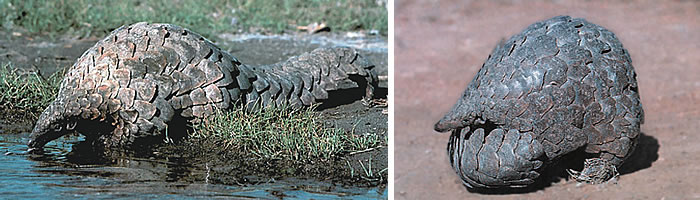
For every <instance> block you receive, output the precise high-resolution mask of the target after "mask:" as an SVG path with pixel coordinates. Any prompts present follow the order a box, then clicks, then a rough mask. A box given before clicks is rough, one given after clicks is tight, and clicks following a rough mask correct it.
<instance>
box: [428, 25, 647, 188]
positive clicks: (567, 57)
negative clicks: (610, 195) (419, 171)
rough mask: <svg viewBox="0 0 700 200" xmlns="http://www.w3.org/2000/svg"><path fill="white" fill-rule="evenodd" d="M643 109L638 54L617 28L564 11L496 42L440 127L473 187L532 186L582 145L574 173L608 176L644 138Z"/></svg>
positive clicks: (593, 178) (585, 177) (590, 178)
mask: <svg viewBox="0 0 700 200" xmlns="http://www.w3.org/2000/svg"><path fill="white" fill-rule="evenodd" d="M643 122H644V111H643V110H642V103H641V101H640V99H639V91H638V87H637V80H636V74H635V72H634V68H633V67H632V60H631V59H630V56H629V54H628V52H627V50H625V49H624V48H623V47H622V43H620V41H619V40H618V39H617V38H616V37H615V35H614V34H613V33H612V32H610V31H609V30H607V29H605V28H603V27H601V26H598V25H595V24H592V23H590V22H587V21H586V20H584V19H572V18H571V17H568V16H559V17H554V18H552V19H548V20H545V21H542V22H537V23H535V24H532V25H530V26H529V27H527V28H526V29H525V30H524V31H522V32H521V33H520V34H517V35H515V36H513V37H511V38H510V39H509V40H507V41H505V42H501V44H499V45H497V46H496V48H495V49H494V50H493V52H492V53H491V55H490V56H489V58H488V59H487V60H486V62H485V63H484V64H483V66H482V67H481V69H480V70H479V72H478V73H477V74H476V76H475V77H474V79H473V80H472V81H471V83H469V85H468V86H467V89H466V90H465V91H464V93H463V94H462V96H461V97H460V99H459V100H458V101H457V103H456V105H455V106H454V107H453V108H452V110H451V111H449V112H448V113H447V114H446V115H445V116H444V117H443V118H442V119H441V120H440V121H439V122H437V123H436V124H435V127H434V128H435V130H437V131H439V132H445V131H450V130H451V131H452V135H451V136H450V139H449V142H448V146H447V154H448V156H449V158H450V163H451V164H452V167H453V168H454V170H455V171H456V172H457V174H458V175H459V176H460V178H461V179H462V182H463V183H464V184H465V185H466V186H468V187H472V188H473V187H479V188H493V187H524V186H526V185H528V184H530V183H533V182H534V180H535V179H536V178H537V177H538V176H539V174H540V173H541V172H542V170H544V168H545V167H546V166H547V165H549V164H552V163H554V162H556V161H557V159H558V158H561V157H562V156H563V155H566V154H568V153H570V152H572V151H574V150H577V149H579V148H583V150H584V151H585V152H586V153H589V154H590V155H591V158H589V159H586V161H585V164H584V168H583V170H582V171H581V172H576V171H573V170H571V171H570V173H571V175H572V176H573V178H574V179H576V180H578V181H583V182H589V183H601V182H604V181H606V180H609V179H611V178H613V177H614V176H616V175H617V171H616V167H619V166H620V165H621V164H622V163H623V161H624V160H625V159H626V158H628V157H629V155H630V154H631V153H632V151H633V150H634V148H635V145H636V144H637V140H638V136H639V133H640V124H641V123H643Z"/></svg>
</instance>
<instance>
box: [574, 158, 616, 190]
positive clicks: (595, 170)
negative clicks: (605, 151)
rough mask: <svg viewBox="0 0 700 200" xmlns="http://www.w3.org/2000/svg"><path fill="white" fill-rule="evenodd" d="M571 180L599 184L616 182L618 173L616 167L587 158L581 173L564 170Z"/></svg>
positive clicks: (597, 159)
mask: <svg viewBox="0 0 700 200" xmlns="http://www.w3.org/2000/svg"><path fill="white" fill-rule="evenodd" d="M566 171H567V172H568V173H569V175H570V176H571V178H573V179H574V180H576V181H578V182H579V183H589V184H601V183H607V182H609V181H611V180H617V177H618V176H620V173H619V172H617V167H615V165H613V164H611V163H610V162H608V161H606V160H604V159H602V158H589V159H586V161H585V162H584V163H583V170H581V172H578V171H575V170H573V169H567V170H566Z"/></svg>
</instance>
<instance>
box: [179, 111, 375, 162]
mask: <svg viewBox="0 0 700 200" xmlns="http://www.w3.org/2000/svg"><path fill="white" fill-rule="evenodd" d="M194 129H195V132H194V133H193V134H191V135H190V136H191V137H192V138H215V139H216V140H219V141H224V143H225V148H229V149H232V150H236V151H240V152H244V153H250V154H253V155H256V156H257V157H258V158H261V159H284V160H292V161H300V162H308V161H313V160H330V159H333V158H336V157H338V156H342V155H344V154H347V153H351V152H355V151H363V150H366V149H368V148H373V147H377V146H380V145H385V144H386V143H383V140H381V139H380V137H379V136H377V135H376V134H371V135H369V136H358V135H353V134H352V133H349V132H345V131H343V130H341V129H337V128H329V127H325V126H323V125H322V123H321V122H320V116H319V114H318V113H316V112H314V111H313V108H304V109H290V108H285V107H267V108H264V109H260V110H259V111H254V112H247V111H244V110H243V109H236V110H233V111H228V112H221V111H219V112H218V113H217V114H215V115H213V116H212V117H211V118H209V119H207V120H206V121H205V122H203V123H199V124H196V125H195V127H194Z"/></svg>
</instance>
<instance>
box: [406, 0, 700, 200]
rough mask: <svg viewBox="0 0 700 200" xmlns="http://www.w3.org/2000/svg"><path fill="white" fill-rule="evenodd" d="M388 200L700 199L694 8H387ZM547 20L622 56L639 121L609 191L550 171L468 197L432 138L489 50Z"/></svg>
mask: <svg viewBox="0 0 700 200" xmlns="http://www.w3.org/2000/svg"><path fill="white" fill-rule="evenodd" d="M395 13H396V15H395V18H394V19H395V29H394V30H395V73H394V74H395V77H394V78H396V79H395V80H396V81H395V83H396V84H395V85H396V87H395V96H394V98H395V101H394V103H395V106H396V109H395V110H396V112H395V116H396V117H395V123H394V125H395V127H396V128H395V129H394V130H395V132H394V134H395V137H394V138H395V141H394V144H395V145H396V147H395V152H396V154H395V162H394V164H395V165H394V166H395V169H396V170H395V176H394V177H395V180H394V183H395V190H394V191H395V197H396V199H435V198H437V199H483V198H495V199H698V198H700V185H698V184H697V182H696V181H697V180H700V176H698V174H700V165H699V164H700V145H697V144H698V142H700V136H699V135H698V134H696V131H697V130H698V128H700V123H698V122H699V119H700V66H698V64H699V63H700V56H698V55H700V48H698V47H700V1H650V0H648V1H614V2H607V1H574V0H561V1H517V0H514V1H507V0H502V1H458V0H454V1H404V0H397V1H396V3H395ZM557 15H570V16H572V17H577V18H578V17H582V18H585V19H587V20H588V21H590V22H593V23H596V24H599V25H601V26H603V27H606V28H608V29H610V30H611V31H613V32H614V33H615V34H616V35H617V37H618V38H619V39H620V40H621V41H622V43H623V44H624V47H625V48H626V49H627V50H628V51H629V53H630V54H631V56H632V60H633V65H634V67H635V69H636V72H637V74H638V77H637V80H638V81H639V89H640V93H641V99H642V103H643V106H644V111H645V114H646V115H645V117H646V123H645V124H643V125H642V132H643V136H642V138H641V139H640V141H641V142H640V145H639V146H638V147H637V150H636V151H635V154H634V155H633V157H632V158H630V160H628V161H627V163H626V164H625V165H623V166H622V167H621V171H622V175H621V176H620V178H619V181H618V183H617V184H607V185H583V186H576V185H577V184H576V182H575V181H573V180H568V179H566V178H558V177H562V176H561V175H562V173H563V172H562V171H563V169H560V168H557V169H552V170H562V171H553V172H550V173H552V174H554V175H551V176H550V177H545V179H546V180H545V182H547V183H546V184H544V185H541V186H538V187H535V188H531V189H528V190H520V191H515V192H511V193H509V194H506V195H503V194H483V193H476V192H470V191H468V190H466V189H465V187H464V186H462V183H461V181H460V180H459V178H458V177H457V175H456V174H455V173H454V171H453V170H452V168H451V167H450V165H449V161H448V157H447V156H446V152H445V148H446V144H447V139H448V138H449V136H450V135H449V133H447V134H439V133H437V132H435V131H433V130H432V127H433V124H434V123H435V122H436V121H437V120H439V119H440V118H441V117H442V115H443V114H444V113H445V112H447V111H448V110H449V109H450V108H451V107H452V105H453V104H454V103H455V102H456V100H457V98H458V96H459V95H460V94H461V92H462V91H463V90H464V88H465V87H466V85H467V84H468V82H469V81H471V79H472V78H473V76H474V74H475V73H476V72H477V71H478V69H479V67H481V64H482V63H483V62H484V61H485V60H486V58H487V57H488V54H489V53H490V52H491V50H492V49H493V47H494V46H495V45H496V44H497V42H498V41H499V40H501V39H503V38H508V37H510V36H512V35H513V34H516V33H518V32H520V31H522V30H523V29H524V28H525V27H527V26H528V25H529V24H532V23H534V22H536V21H540V20H544V19H548V18H551V17H554V16H557Z"/></svg>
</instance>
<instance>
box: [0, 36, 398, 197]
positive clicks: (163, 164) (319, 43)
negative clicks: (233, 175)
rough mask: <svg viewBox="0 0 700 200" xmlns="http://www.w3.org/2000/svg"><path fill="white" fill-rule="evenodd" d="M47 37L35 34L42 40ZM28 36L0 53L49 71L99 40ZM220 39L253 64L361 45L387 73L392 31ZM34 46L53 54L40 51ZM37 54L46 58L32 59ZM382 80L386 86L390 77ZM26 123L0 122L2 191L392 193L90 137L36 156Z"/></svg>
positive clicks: (289, 194)
mask: <svg viewBox="0 0 700 200" xmlns="http://www.w3.org/2000/svg"><path fill="white" fill-rule="evenodd" d="M40 40H41V39H37V38H35V39H34V41H35V42H39V41H40ZM21 41H22V40H20V39H16V38H15V39H11V40H6V41H3V44H5V45H6V46H8V47H9V46H12V48H13V49H14V50H13V52H14V53H13V54H12V56H4V57H3V58H2V59H1V60H3V61H11V62H13V63H14V64H15V66H16V67H20V68H25V67H27V68H29V69H32V68H34V69H36V68H38V69H40V71H41V72H42V74H50V73H52V72H53V71H56V70H57V69H59V68H61V67H67V66H69V65H70V64H72V62H73V61H74V60H75V59H76V58H77V57H78V56H79V55H80V54H81V53H82V52H83V51H84V50H85V49H87V48H89V47H90V46H92V44H94V41H60V42H56V43H55V44H54V43H52V42H48V43H51V44H53V45H33V46H32V45H27V44H24V42H21ZM11 43H12V44H11ZM29 43H31V42H29ZM42 43H47V41H43V42H42ZM216 43H217V45H219V46H220V47H221V48H222V49H224V50H227V51H229V52H231V53H232V54H233V55H234V56H235V57H237V58H238V59H239V60H241V61H242V62H243V63H246V64H249V65H263V64H271V63H275V62H278V61H283V60H286V59H287V58H288V57H290V56H294V55H298V54H301V53H303V52H307V51H310V50H313V49H314V48H318V47H329V46H350V47H354V48H358V49H360V51H362V52H363V54H364V55H366V56H367V57H368V59H370V60H371V61H372V62H374V63H375V64H376V65H377V71H378V73H379V74H380V75H386V74H387V70H386V69H387V68H386V66H387V52H388V51H387V44H386V38H382V37H371V36H370V37H363V38H351V37H346V36H332V35H325V36H323V35H322V36H313V37H311V36H260V35H243V36H231V35H222V36H220V38H219V39H218V41H216ZM2 46H3V45H0V47H2ZM3 49H4V48H0V50H3ZM32 52H48V53H45V54H40V55H37V54H36V53H32ZM0 53H1V52H0ZM34 57H40V58H42V59H36V58H34ZM36 60H39V61H41V62H38V61H37V62H34V63H33V62H28V61H36ZM48 61H55V62H56V63H57V64H52V63H51V62H48ZM383 85H384V87H386V86H385V85H386V82H384V83H383ZM381 86H382V84H380V87H381ZM27 129H30V126H26V125H12V124H8V123H2V121H0V198H9V199H20V198H21V199H24V198H41V199H54V198H59V197H60V198H65V197H69V198H76V197H77V198H90V199H93V198H109V199H112V198H139V199H141V198H157V199H175V198H177V199H180V198H195V197H197V198H201V197H205V198H236V199H246V198H254V199H259V198H262V199H280V198H285V199H286V198H292V199H295V198H298V199H377V198H380V199H386V198H387V189H386V188H380V187H373V188H366V187H353V186H344V185H338V184H334V183H329V182H322V181H315V180H306V179H295V178H287V179H270V180H265V181H262V183H256V184H246V183H241V184H238V185H231V184H227V185H224V184H217V183H213V182H215V181H211V180H216V179H221V178H220V177H213V176H215V175H213V173H211V174H210V173H209V168H208V166H205V167H200V166H192V165H190V164H187V163H186V162H184V161H179V160H177V159H144V158H132V157H122V158H118V159H116V160H115V159H107V158H103V157H99V156H95V155H91V154H90V153H89V151H87V153H86V152H85V151H77V150H76V149H79V148H76V147H77V146H79V143H80V141H82V140H83V139H82V138H81V137H76V136H74V137H63V138H60V139H58V140H55V141H53V142H50V143H49V144H47V147H46V148H45V150H46V152H45V153H44V154H43V155H40V156H38V155H31V154H27V153H26V150H27V146H26V143H27V138H28V133H27V131H28V130H27ZM17 130H22V131H17ZM384 162H386V161H384ZM253 178H254V177H253ZM257 182H260V181H257Z"/></svg>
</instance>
